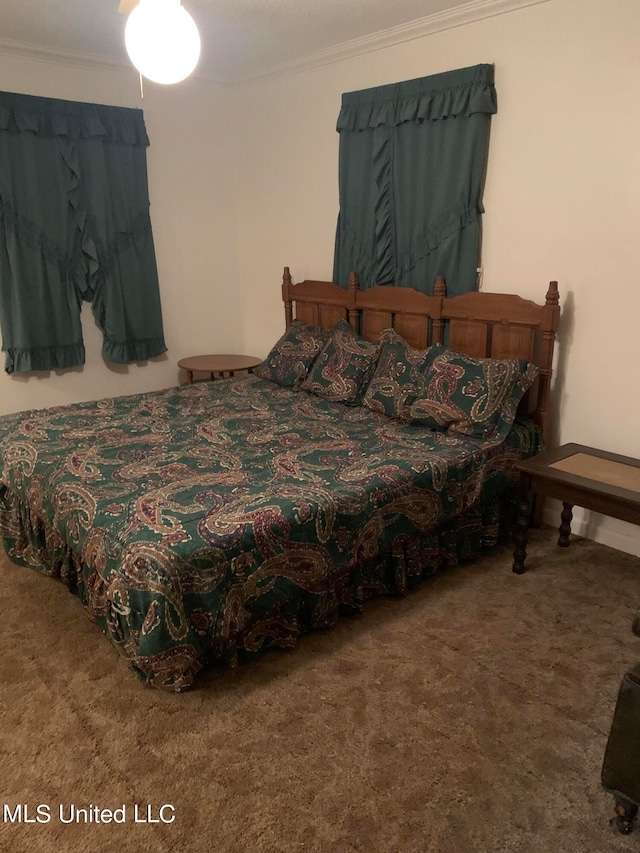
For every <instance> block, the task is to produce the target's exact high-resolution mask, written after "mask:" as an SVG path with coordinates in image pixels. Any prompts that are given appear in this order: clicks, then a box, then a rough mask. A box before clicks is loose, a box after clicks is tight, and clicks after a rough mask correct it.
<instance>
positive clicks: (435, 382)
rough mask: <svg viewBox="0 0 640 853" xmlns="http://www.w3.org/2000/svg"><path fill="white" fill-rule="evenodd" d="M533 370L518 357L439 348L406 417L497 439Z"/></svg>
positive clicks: (503, 433) (505, 430)
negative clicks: (497, 356)
mask: <svg viewBox="0 0 640 853" xmlns="http://www.w3.org/2000/svg"><path fill="white" fill-rule="evenodd" d="M537 374H538V368H537V367H535V365H533V364H529V363H528V362H526V361H524V360H523V359H506V358H505V359H498V358H472V357H471V356H468V355H464V354H463V353H459V352H454V351H453V350H446V349H441V350H440V352H438V353H436V354H435V355H434V358H433V360H432V361H431V364H430V365H429V369H428V371H427V374H426V376H425V381H424V385H423V387H422V389H421V390H420V392H419V394H418V398H417V399H416V400H414V402H413V403H412V405H411V408H410V417H411V420H412V422H413V423H419V424H424V425H425V426H429V427H431V428H432V429H437V430H448V431H449V432H452V433H460V434H461V435H470V436H474V437H476V438H483V439H485V440H491V441H494V440H495V441H503V440H504V439H505V438H506V437H507V434H508V433H509V430H510V429H511V426H512V425H513V421H514V420H515V416H516V412H517V409H518V403H519V402H520V400H521V399H522V397H523V396H524V394H525V392H526V391H527V390H528V389H529V388H530V387H531V385H532V383H533V381H534V380H535V378H536V376H537Z"/></svg>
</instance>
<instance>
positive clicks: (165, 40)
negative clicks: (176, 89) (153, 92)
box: [124, 0, 200, 83]
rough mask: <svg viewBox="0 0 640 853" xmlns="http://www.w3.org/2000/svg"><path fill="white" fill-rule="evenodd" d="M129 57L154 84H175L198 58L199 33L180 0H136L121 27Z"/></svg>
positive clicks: (189, 71) (191, 69) (191, 68)
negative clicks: (125, 22)
mask: <svg viewBox="0 0 640 853" xmlns="http://www.w3.org/2000/svg"><path fill="white" fill-rule="evenodd" d="M124 43H125V46H126V48H127V53H128V54H129V58H130V59H131V61H132V62H133V64H134V65H135V67H136V68H137V69H138V71H139V72H140V73H141V74H144V76H145V77H147V78H148V79H149V80H153V81H154V83H179V82H180V81H181V80H184V79H185V77H188V76H189V74H191V72H192V71H193V69H194V68H195V67H196V65H197V64H198V59H199V58H200V34H199V33H198V28H197V27H196V25H195V21H194V20H193V18H192V17H191V15H190V14H189V13H188V12H187V11H186V9H183V8H182V4H181V3H180V0H140V3H139V4H138V5H137V6H136V8H135V9H134V10H133V12H131V14H130V15H129V17H128V19H127V25H126V27H125V30H124Z"/></svg>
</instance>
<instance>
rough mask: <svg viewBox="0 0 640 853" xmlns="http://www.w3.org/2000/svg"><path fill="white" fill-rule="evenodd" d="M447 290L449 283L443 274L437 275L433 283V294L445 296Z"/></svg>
mask: <svg viewBox="0 0 640 853" xmlns="http://www.w3.org/2000/svg"><path fill="white" fill-rule="evenodd" d="M446 292H447V285H446V283H445V280H444V278H443V277H442V276H441V275H437V276H436V281H435V284H434V285H433V295H434V296H445V295H446Z"/></svg>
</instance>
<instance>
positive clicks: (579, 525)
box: [543, 498, 640, 557]
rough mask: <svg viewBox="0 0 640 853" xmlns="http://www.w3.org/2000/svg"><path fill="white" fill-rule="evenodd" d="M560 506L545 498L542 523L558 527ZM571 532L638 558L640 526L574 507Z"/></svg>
mask: <svg viewBox="0 0 640 853" xmlns="http://www.w3.org/2000/svg"><path fill="white" fill-rule="evenodd" d="M561 512H562V504H561V503H560V501H555V500H551V499H550V498H547V499H546V500H545V505H544V513H543V518H544V523H545V524H549V525H550V526H551V527H559V526H560V513H561ZM571 532H572V533H575V534H576V536H584V538H585V539H592V540H593V541H594V542H600V543H601V544H602V545H608V546H609V547H610V548H615V549H616V550H617V551H624V552H625V553H627V554H634V555H635V556H636V557H640V526H636V525H635V524H628V523H627V522H625V521H618V519H617V518H609V517H608V516H606V515H600V513H597V512H591V511H590V510H588V509H582V507H578V506H577V507H574V510H573V521H572V522H571Z"/></svg>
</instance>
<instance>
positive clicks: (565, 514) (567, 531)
mask: <svg viewBox="0 0 640 853" xmlns="http://www.w3.org/2000/svg"><path fill="white" fill-rule="evenodd" d="M562 506H563V510H562V515H561V516H560V518H561V523H560V530H559V533H560V536H559V538H558V545H559V546H560V547H561V548H568V547H569V537H570V536H571V519H572V518H573V504H568V503H564V502H563V504H562Z"/></svg>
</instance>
